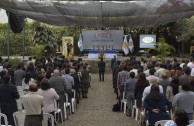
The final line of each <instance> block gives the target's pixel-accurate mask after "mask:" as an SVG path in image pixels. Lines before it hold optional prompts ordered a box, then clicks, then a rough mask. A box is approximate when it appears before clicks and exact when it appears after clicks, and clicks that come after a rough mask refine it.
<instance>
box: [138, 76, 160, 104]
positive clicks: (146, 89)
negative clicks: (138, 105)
mask: <svg viewBox="0 0 194 126" xmlns="http://www.w3.org/2000/svg"><path fill="white" fill-rule="evenodd" d="M152 84H158V83H157V78H156V77H152V78H151V80H150V86H148V87H146V88H145V89H144V91H143V97H142V106H143V105H144V104H143V102H144V100H145V98H146V96H147V95H148V94H149V93H150V90H151V86H152ZM159 89H160V93H163V88H162V86H161V85H159Z"/></svg>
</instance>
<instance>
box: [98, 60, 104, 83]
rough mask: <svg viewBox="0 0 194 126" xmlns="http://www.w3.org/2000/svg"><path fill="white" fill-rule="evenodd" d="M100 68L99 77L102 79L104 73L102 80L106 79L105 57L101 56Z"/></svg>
mask: <svg viewBox="0 0 194 126" xmlns="http://www.w3.org/2000/svg"><path fill="white" fill-rule="evenodd" d="M98 68H99V79H100V81H101V75H102V81H104V72H105V62H104V61H103V58H101V61H100V62H99V63H98Z"/></svg>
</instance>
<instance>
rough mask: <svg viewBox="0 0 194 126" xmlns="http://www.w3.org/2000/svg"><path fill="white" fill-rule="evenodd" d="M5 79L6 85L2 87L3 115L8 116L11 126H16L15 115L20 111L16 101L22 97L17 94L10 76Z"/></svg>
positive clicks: (0, 99)
mask: <svg viewBox="0 0 194 126" xmlns="http://www.w3.org/2000/svg"><path fill="white" fill-rule="evenodd" d="M3 79H4V83H3V84H2V85H1V86H0V109H1V113H3V114H5V115H6V116H7V119H8V124H9V125H12V126H15V125H14V120H13V113H14V112H16V111H18V108H17V103H16V99H18V98H19V97H20V96H19V94H18V92H17V89H16V86H15V85H13V84H11V83H10V81H11V77H10V75H8V74H6V75H4V77H3ZM0 125H1V124H0Z"/></svg>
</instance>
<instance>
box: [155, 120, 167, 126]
mask: <svg viewBox="0 0 194 126" xmlns="http://www.w3.org/2000/svg"><path fill="white" fill-rule="evenodd" d="M168 121H169V120H161V121H157V122H156V123H155V126H158V125H160V126H164V125H165V123H166V122H168Z"/></svg>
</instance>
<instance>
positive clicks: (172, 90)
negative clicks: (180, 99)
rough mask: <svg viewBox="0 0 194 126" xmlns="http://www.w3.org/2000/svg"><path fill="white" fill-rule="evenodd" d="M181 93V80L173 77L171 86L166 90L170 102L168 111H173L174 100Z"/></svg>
mask: <svg viewBox="0 0 194 126" xmlns="http://www.w3.org/2000/svg"><path fill="white" fill-rule="evenodd" d="M177 93H179V78H178V77H173V78H172V81H171V83H170V85H169V86H168V87H167V89H166V98H167V100H168V110H169V112H170V110H171V109H172V100H173V98H174V96H175V95H176V94H177Z"/></svg>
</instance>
